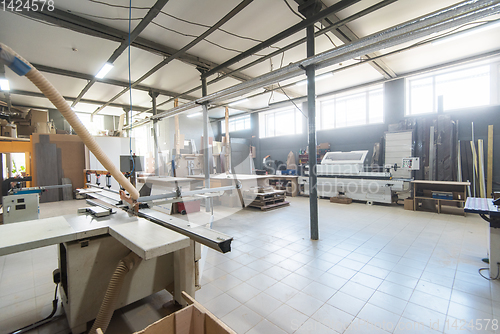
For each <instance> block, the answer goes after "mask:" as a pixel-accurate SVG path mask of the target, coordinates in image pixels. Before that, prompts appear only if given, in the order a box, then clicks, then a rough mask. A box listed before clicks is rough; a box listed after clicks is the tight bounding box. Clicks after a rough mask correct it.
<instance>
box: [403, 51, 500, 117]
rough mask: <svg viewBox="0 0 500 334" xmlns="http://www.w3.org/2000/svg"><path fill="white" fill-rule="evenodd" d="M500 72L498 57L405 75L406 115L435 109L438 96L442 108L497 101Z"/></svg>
mask: <svg viewBox="0 0 500 334" xmlns="http://www.w3.org/2000/svg"><path fill="white" fill-rule="evenodd" d="M499 72H500V62H499V61H498V60H497V61H495V62H491V61H480V62H475V63H471V64H467V65H459V66H454V67H451V68H447V69H443V70H437V71H433V72H430V73H425V74H421V75H415V76H411V77H408V78H406V79H405V116H406V117H415V116H420V115H429V114H435V113H437V112H438V109H439V104H440V98H439V97H440V96H443V98H442V99H443V102H442V103H443V111H444V112H452V111H458V110H467V109H473V108H482V107H487V106H492V105H497V104H499V102H500V99H499V95H500V94H499V93H500V91H499V88H500V80H499V78H500V73H499ZM417 90H421V92H418V91H417ZM415 95H417V97H415ZM429 96H431V97H429ZM431 99H432V100H431ZM419 104H420V105H419ZM425 105H427V106H425Z"/></svg>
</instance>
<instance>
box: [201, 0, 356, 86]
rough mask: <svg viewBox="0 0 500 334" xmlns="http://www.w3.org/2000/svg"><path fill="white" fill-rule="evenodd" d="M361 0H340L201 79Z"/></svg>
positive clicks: (210, 71) (208, 72) (230, 60)
mask: <svg viewBox="0 0 500 334" xmlns="http://www.w3.org/2000/svg"><path fill="white" fill-rule="evenodd" d="M359 1H361V0H341V1H340V2H337V3H336V4H334V5H331V6H330V7H328V8H327V9H325V10H322V11H321V12H319V13H317V14H314V15H313V16H311V17H310V18H307V19H305V20H302V21H301V22H299V23H297V24H294V25H293V26H291V27H290V28H288V29H285V30H283V31H282V32H280V33H278V34H276V35H274V36H272V37H270V38H268V39H267V40H265V41H263V42H262V43H259V44H257V45H256V46H254V47H252V48H250V49H248V50H246V51H245V52H243V53H240V54H239V55H237V56H235V57H233V58H231V59H229V60H227V61H225V62H224V63H222V64H220V65H219V66H217V67H215V68H213V69H211V70H209V71H207V72H206V73H204V74H202V77H203V78H207V77H209V76H210V75H213V74H215V73H218V72H219V71H221V70H222V69H226V68H228V67H229V66H231V65H233V64H235V63H237V62H239V61H241V60H243V59H245V58H247V57H250V56H251V55H253V54H255V53H256V52H259V51H261V50H262V49H265V48H267V47H269V46H271V45H273V44H274V43H276V42H279V41H281V40H283V39H285V38H287V37H290V36H292V35H293V34H295V33H297V32H299V31H301V30H303V29H304V28H306V27H308V26H310V25H312V24H314V23H315V22H318V21H319V20H322V19H323V18H325V17H326V16H327V15H330V14H332V13H336V12H338V11H341V10H343V9H345V8H347V7H349V6H351V5H353V4H355V3H357V2H359Z"/></svg>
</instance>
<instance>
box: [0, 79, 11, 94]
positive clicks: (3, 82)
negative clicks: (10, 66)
mask: <svg viewBox="0 0 500 334" xmlns="http://www.w3.org/2000/svg"><path fill="white" fill-rule="evenodd" d="M0 90H3V91H8V90H10V85H9V80H7V79H0Z"/></svg>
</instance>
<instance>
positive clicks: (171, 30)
mask: <svg viewBox="0 0 500 334" xmlns="http://www.w3.org/2000/svg"><path fill="white" fill-rule="evenodd" d="M151 23H152V24H154V25H155V26H157V27H160V28H163V29H165V30H167V31H170V32H173V33H176V34H178V35H181V36H184V37H193V38H196V37H198V36H196V35H191V34H187V33H183V32H180V31H177V30H175V29H172V28H169V27H165V26H164V25H162V24H159V23H156V22H154V21H152V22H151ZM203 41H205V42H207V43H209V44H212V45H214V46H216V47H219V48H221V49H224V50H227V51H232V52H236V53H243V51H240V50H237V49H232V48H228V47H226V46H223V45H220V44H217V43H215V42H212V41H210V40H208V39H207V38H204V39H203ZM254 56H259V57H262V56H263V55H260V54H258V53H255V54H254Z"/></svg>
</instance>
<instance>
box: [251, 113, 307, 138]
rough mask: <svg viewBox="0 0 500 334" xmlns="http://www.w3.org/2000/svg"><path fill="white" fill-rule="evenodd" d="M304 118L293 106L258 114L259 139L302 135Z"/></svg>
mask: <svg viewBox="0 0 500 334" xmlns="http://www.w3.org/2000/svg"><path fill="white" fill-rule="evenodd" d="M303 122H304V116H303V115H302V112H301V111H300V110H298V109H297V108H296V107H295V106H289V107H285V108H279V109H273V110H269V111H265V112H261V113H259V138H274V137H282V136H292V135H298V134H302V132H303Z"/></svg>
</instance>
